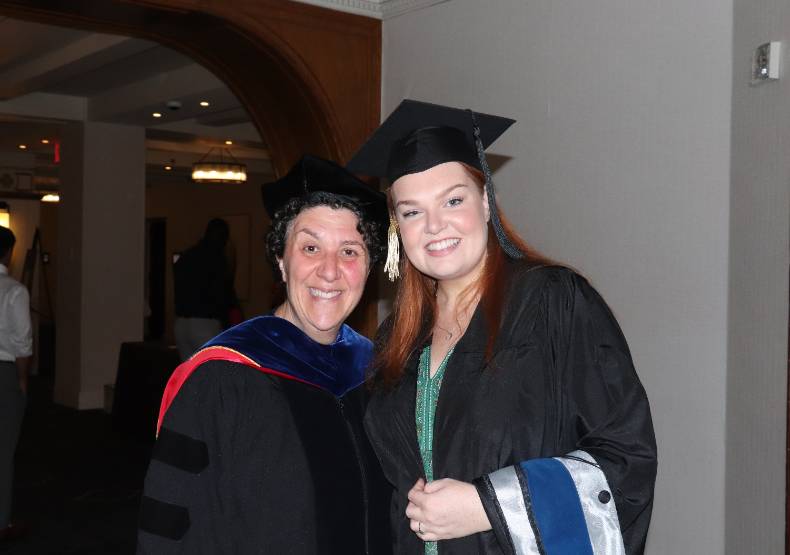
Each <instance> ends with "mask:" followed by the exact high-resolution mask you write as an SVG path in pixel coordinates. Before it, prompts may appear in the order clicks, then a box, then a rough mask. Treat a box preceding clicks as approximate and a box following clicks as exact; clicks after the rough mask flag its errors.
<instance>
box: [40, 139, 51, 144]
mask: <svg viewBox="0 0 790 555" xmlns="http://www.w3.org/2000/svg"><path fill="white" fill-rule="evenodd" d="M41 144H42V145H48V144H49V139H41Z"/></svg>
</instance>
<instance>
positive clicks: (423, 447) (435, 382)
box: [415, 345, 455, 555]
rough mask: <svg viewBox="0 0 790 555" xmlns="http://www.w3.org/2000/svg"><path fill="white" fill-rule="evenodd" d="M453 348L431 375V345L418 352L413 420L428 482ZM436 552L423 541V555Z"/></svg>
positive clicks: (431, 475)
mask: <svg viewBox="0 0 790 555" xmlns="http://www.w3.org/2000/svg"><path fill="white" fill-rule="evenodd" d="M454 348H455V347H451V348H450V350H449V351H447V354H446V355H444V359H443V360H442V362H441V364H439V368H437V370H436V374H434V376H433V377H431V346H430V345H428V346H427V347H425V349H423V350H422V353H421V354H420V366H419V372H417V408H416V411H415V420H416V422H417V440H418V442H419V444H420V455H422V465H423V468H424V469H425V480H426V481H428V482H431V481H433V423H434V416H435V415H436V402H437V401H438V400H439V390H440V389H441V387H442V377H443V376H444V369H445V368H446V367H447V361H448V360H450V355H452V354H453V349H454ZM436 553H438V546H437V545H436V542H425V555H435V554H436Z"/></svg>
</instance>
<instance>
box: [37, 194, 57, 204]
mask: <svg viewBox="0 0 790 555" xmlns="http://www.w3.org/2000/svg"><path fill="white" fill-rule="evenodd" d="M41 202H60V195H59V194H57V193H47V194H46V195H44V196H43V197H41Z"/></svg>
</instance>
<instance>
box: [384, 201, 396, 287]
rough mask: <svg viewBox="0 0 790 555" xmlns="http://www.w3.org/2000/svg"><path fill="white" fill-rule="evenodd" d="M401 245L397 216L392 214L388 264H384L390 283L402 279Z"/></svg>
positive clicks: (388, 235) (388, 242)
mask: <svg viewBox="0 0 790 555" xmlns="http://www.w3.org/2000/svg"><path fill="white" fill-rule="evenodd" d="M399 263H400V243H399V241H398V222H397V221H395V216H394V215H393V214H390V227H389V229H388V230H387V262H386V263H385V264H384V271H385V272H387V277H389V279H390V281H395V280H396V279H398V278H399V277H400V269H399Z"/></svg>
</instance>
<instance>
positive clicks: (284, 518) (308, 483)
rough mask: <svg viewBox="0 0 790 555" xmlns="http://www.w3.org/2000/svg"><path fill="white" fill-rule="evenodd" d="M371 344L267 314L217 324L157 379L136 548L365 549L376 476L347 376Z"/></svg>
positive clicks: (382, 538)
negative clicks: (320, 336) (159, 387)
mask: <svg viewBox="0 0 790 555" xmlns="http://www.w3.org/2000/svg"><path fill="white" fill-rule="evenodd" d="M371 353H372V345H371V343H370V341H369V340H367V339H366V338H364V337H362V336H360V335H358V334H357V333H355V332H354V331H353V330H351V328H349V327H347V326H343V327H342V329H341V331H340V334H339V335H338V338H337V340H336V341H335V343H333V344H331V345H321V344H319V343H316V342H314V341H313V340H311V339H310V338H308V337H307V336H306V335H305V334H304V333H303V332H302V331H301V330H299V329H298V328H296V327H295V326H294V325H293V324H291V323H289V322H287V321H286V320H283V319H281V318H277V317H274V316H263V317H259V318H255V319H253V320H250V321H248V322H245V323H243V324H240V325H239V326H236V327H234V328H231V329H230V330H228V331H226V332H224V333H223V334H220V335H219V336H217V337H216V338H214V339H213V340H212V341H210V342H209V343H208V344H207V345H206V346H205V347H204V348H203V349H202V350H201V351H199V352H198V353H196V354H195V355H194V356H193V357H192V358H191V359H190V360H189V361H187V362H185V363H184V364H182V365H181V366H179V368H177V369H176V371H175V372H174V373H173V376H172V377H171V378H170V381H169V383H168V386H167V389H166V390H165V394H164V398H163V402H162V410H161V413H160V420H159V430H158V432H159V434H158V438H157V442H156V444H155V447H154V451H153V455H152V459H151V463H150V466H149V468H148V473H147V476H146V479H145V486H144V492H143V498H142V502H141V510H140V525H139V533H138V546H137V552H138V553H145V554H148V553H151V554H154V553H155V554H166V553H189V554H212V555H213V554H220V553H229V554H230V553H233V554H248V553H267V554H268V553H272V554H274V553H278V554H279V553H292V554H304V555H308V554H309V555H313V554H341V553H342V554H347V553H351V554H357V553H358V554H379V553H387V552H389V549H390V540H389V533H388V524H387V522H386V517H385V516H384V515H385V514H386V507H387V504H388V503H389V491H390V488H389V485H388V484H386V481H385V480H384V478H383V476H382V475H381V470H380V468H379V465H378V462H377V461H376V459H375V455H374V454H373V452H372V451H371V449H370V445H369V443H368V442H367V439H366V437H365V433H364V430H363V428H362V416H363V414H364V408H365V403H366V394H365V391H364V389H363V388H360V387H357V386H358V385H359V384H360V383H361V382H362V380H363V377H364V371H365V368H366V366H367V365H368V362H369V360H370V356H371Z"/></svg>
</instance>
